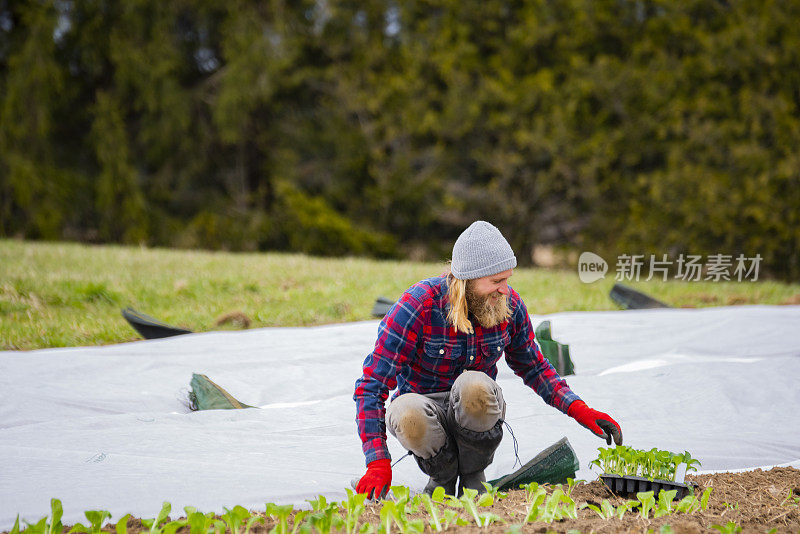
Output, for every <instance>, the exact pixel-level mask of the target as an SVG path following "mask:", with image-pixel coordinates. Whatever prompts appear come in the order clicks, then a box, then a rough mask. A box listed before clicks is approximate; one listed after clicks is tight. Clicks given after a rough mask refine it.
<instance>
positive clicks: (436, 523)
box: [420, 488, 444, 532]
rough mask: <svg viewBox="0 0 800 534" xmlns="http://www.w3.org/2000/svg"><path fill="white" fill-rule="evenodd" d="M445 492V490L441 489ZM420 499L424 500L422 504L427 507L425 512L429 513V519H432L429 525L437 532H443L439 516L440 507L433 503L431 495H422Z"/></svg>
mask: <svg viewBox="0 0 800 534" xmlns="http://www.w3.org/2000/svg"><path fill="white" fill-rule="evenodd" d="M441 489H442V491H444V488H441ZM420 499H421V500H422V504H423V506H424V507H425V510H426V511H427V512H428V517H429V518H430V519H429V520H428V521H429V524H430V526H431V529H432V530H434V531H435V532H441V531H442V520H441V519H440V515H439V512H440V510H439V507H438V506H436V503H435V502H434V501H433V499H432V498H431V496H430V495H428V494H427V493H422V494H420Z"/></svg>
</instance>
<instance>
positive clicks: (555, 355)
mask: <svg viewBox="0 0 800 534" xmlns="http://www.w3.org/2000/svg"><path fill="white" fill-rule="evenodd" d="M535 334H536V343H537V344H538V345H539V349H541V351H542V354H543V355H544V357H545V358H547V361H549V362H550V364H551V365H552V366H553V367H554V368H555V370H556V372H557V373H558V374H559V375H561V376H567V375H574V374H575V365H573V363H572V359H571V358H570V357H569V345H564V344H563V343H559V342H558V341H555V340H554V339H553V336H552V334H551V333H550V321H542V322H541V324H539V326H537V327H536V330H535Z"/></svg>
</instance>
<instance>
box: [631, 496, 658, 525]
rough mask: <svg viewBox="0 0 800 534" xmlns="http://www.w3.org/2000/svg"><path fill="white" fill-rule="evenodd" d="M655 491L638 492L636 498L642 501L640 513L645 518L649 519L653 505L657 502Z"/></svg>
mask: <svg viewBox="0 0 800 534" xmlns="http://www.w3.org/2000/svg"><path fill="white" fill-rule="evenodd" d="M653 494H654V492H652V491H640V492H638V493H637V494H636V498H637V499H639V502H640V503H641V508H640V509H639V515H641V517H642V518H643V519H647V518H648V517H649V516H650V510H652V509H653V506H654V505H655V504H656V499H655V497H653Z"/></svg>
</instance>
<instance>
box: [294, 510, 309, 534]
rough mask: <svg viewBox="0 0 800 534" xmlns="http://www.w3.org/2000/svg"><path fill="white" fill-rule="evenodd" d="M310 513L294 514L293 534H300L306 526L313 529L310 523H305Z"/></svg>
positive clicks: (305, 511)
mask: <svg viewBox="0 0 800 534" xmlns="http://www.w3.org/2000/svg"><path fill="white" fill-rule="evenodd" d="M310 513H311V512H309V511H308V510H300V511H298V512H296V513H295V514H294V518H293V519H292V520H293V524H292V532H291V534H300V533H301V532H302V529H303V527H304V526H305V527H308V528H309V529H310V528H311V527H310V526H309V524H308V523H303V519H305V517H306V516H307V515H308V514H310Z"/></svg>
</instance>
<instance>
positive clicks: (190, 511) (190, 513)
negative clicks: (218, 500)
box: [117, 506, 214, 534]
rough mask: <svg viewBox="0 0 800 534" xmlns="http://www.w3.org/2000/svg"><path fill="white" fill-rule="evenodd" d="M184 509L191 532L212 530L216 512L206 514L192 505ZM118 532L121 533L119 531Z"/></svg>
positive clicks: (198, 532) (204, 532)
mask: <svg viewBox="0 0 800 534" xmlns="http://www.w3.org/2000/svg"><path fill="white" fill-rule="evenodd" d="M183 510H184V512H186V523H187V525H188V526H189V534H208V531H209V530H211V527H212V526H213V525H214V512H208V513H205V514H204V513H202V512H198V511H197V510H196V509H195V508H192V507H190V506H187V507H186V508H184V509H183ZM117 534H119V532H117ZM123 534H124V533H123Z"/></svg>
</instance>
